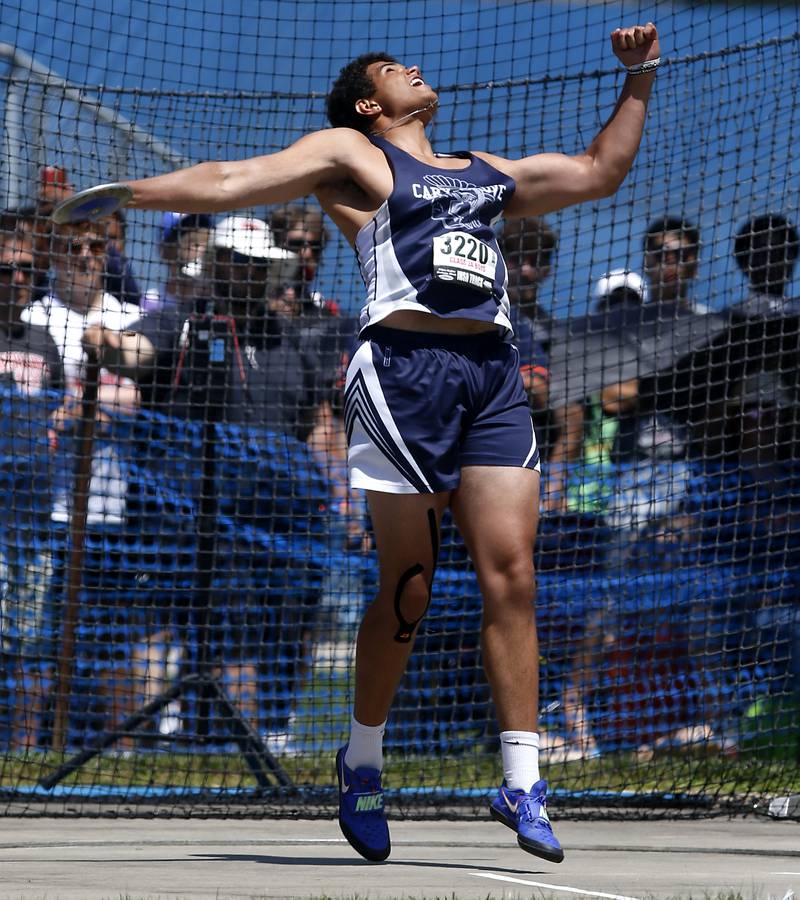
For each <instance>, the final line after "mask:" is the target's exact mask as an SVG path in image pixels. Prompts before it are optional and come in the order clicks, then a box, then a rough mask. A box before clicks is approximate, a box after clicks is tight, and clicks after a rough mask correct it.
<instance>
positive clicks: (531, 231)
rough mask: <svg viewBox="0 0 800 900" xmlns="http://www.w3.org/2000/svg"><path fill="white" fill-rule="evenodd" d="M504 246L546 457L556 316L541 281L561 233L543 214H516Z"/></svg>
mask: <svg viewBox="0 0 800 900" xmlns="http://www.w3.org/2000/svg"><path fill="white" fill-rule="evenodd" d="M498 240H499V244H500V249H501V250H502V252H503V258H504V260H505V263H506V269H507V271H508V284H507V288H506V290H507V291H508V298H509V302H510V312H509V318H510V320H511V324H512V326H513V328H514V343H515V344H516V346H517V349H518V350H519V356H520V374H521V375H522V380H523V383H524V385H525V390H526V392H527V394H528V399H529V401H530V405H531V414H532V417H533V425H534V429H535V431H536V440H537V443H538V445H539V451H540V453H541V454H542V458H543V459H547V457H548V455H549V452H550V448H551V447H552V446H553V443H554V441H555V439H556V433H555V429H554V425H553V418H552V414H551V413H550V411H549V410H548V408H547V406H548V400H547V393H548V377H549V373H548V354H549V349H550V342H551V340H552V336H553V318H552V316H551V314H550V312H549V311H548V310H546V309H545V308H544V307H543V306H542V304H541V303H540V302H539V286H540V285H541V284H542V282H543V281H545V280H546V279H547V278H548V277H549V276H550V273H551V271H552V260H553V254H554V253H555V250H556V247H557V244H558V238H557V236H556V233H555V232H554V231H553V229H552V228H551V227H550V225H549V224H548V223H547V222H546V221H545V219H543V218H541V217H535V218H529V219H515V220H513V221H508V222H506V223H505V224H504V226H503V232H502V234H501V235H500V237H499V239H498Z"/></svg>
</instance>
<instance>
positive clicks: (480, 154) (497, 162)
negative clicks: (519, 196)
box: [470, 150, 514, 177]
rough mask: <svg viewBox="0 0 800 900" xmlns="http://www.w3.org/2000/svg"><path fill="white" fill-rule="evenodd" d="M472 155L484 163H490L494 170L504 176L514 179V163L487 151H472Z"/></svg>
mask: <svg viewBox="0 0 800 900" xmlns="http://www.w3.org/2000/svg"><path fill="white" fill-rule="evenodd" d="M470 153H471V154H472V155H473V156H475V157H477V158H478V159H480V160H483V162H485V163H488V164H489V165H490V166H491V167H492V168H493V169H497V171H498V172H502V173H503V174H504V175H509V176H511V177H513V174H514V161H513V160H511V159H506V158H505V157H504V156H496V155H495V154H494V153H487V152H486V151H485V150H470Z"/></svg>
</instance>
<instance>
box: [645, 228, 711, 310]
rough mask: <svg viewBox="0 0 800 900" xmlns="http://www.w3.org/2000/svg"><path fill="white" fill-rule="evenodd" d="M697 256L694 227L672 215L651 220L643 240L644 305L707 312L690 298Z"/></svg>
mask: <svg viewBox="0 0 800 900" xmlns="http://www.w3.org/2000/svg"><path fill="white" fill-rule="evenodd" d="M699 255H700V232H699V231H698V230H697V228H696V227H695V226H694V225H692V224H691V223H689V222H687V221H686V220H685V219H680V218H678V217H676V216H663V217H662V218H660V219H655V220H654V221H652V222H651V223H650V226H649V228H648V229H647V234H646V235H645V239H644V272H645V275H646V276H647V280H648V298H647V302H649V303H656V304H661V303H666V302H669V303H671V304H675V305H676V306H677V307H678V308H679V309H681V310H685V311H687V312H693V313H698V314H702V313H707V312H709V308H708V306H706V305H705V304H703V303H698V302H697V301H696V300H694V299H693V298H692V296H691V294H692V289H693V287H694V283H695V279H696V278H697V263H698V257H699Z"/></svg>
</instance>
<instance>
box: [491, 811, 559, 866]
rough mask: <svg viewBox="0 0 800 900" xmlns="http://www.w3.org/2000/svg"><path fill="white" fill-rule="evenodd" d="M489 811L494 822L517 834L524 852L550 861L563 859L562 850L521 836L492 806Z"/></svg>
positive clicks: (555, 861) (511, 823)
mask: <svg viewBox="0 0 800 900" xmlns="http://www.w3.org/2000/svg"><path fill="white" fill-rule="evenodd" d="M489 813H490V814H491V816H492V818H493V819H494V820H495V821H496V822H500V823H501V824H502V825H505V826H506V828H510V829H511V830H512V831H513V832H514V833H515V834H516V835H517V843H518V844H519V846H520V848H521V849H522V850H524V851H525V852H526V853H531V854H532V855H533V856H538V857H540V858H541V859H546V860H547V861H548V862H552V863H560V862H563V861H564V851H563V850H553V848H552V847H548V846H547V844H542V843H541V842H540V841H532V840H530V839H529V838H525V837H522V835H521V834H520V833H519V832H518V831H517V826H516V825H515V824H514V823H513V822H512V821H510V820H509V819H507V818H506V817H505V816H504V815H503V814H502V813H500V812H498V811H497V810H496V809H495V808H494V807H493V806H490V807H489Z"/></svg>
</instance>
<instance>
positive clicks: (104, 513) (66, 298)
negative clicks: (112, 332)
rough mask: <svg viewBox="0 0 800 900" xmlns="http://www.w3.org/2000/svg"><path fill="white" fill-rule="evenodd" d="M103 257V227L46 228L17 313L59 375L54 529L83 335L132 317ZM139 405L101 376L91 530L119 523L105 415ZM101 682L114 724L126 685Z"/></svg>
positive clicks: (67, 509)
mask: <svg viewBox="0 0 800 900" xmlns="http://www.w3.org/2000/svg"><path fill="white" fill-rule="evenodd" d="M105 254H106V230H105V225H104V224H103V223H92V224H85V225H75V226H53V229H52V234H51V237H50V250H49V257H50V265H51V268H52V283H51V288H50V291H49V293H48V294H46V295H45V296H44V297H43V298H40V299H39V300H36V301H34V302H32V303H30V304H29V305H28V306H27V307H26V308H25V309H24V310H23V312H22V314H21V318H22V320H23V321H25V322H28V323H30V324H31V325H36V326H38V327H40V328H43V329H45V330H46V331H47V332H48V333H49V335H50V336H51V338H52V340H53V342H54V344H55V346H56V348H57V350H58V353H59V355H60V361H61V364H62V366H63V370H64V380H65V385H66V399H65V400H64V402H63V403H62V404H61V406H59V407H58V408H57V409H56V410H55V411H54V412H53V413H52V415H51V417H50V425H51V432H50V433H51V445H53V447H55V446H56V445H58V451H59V452H58V457H57V459H58V462H59V464H60V466H61V468H59V469H57V470H56V472H55V474H54V480H55V485H54V491H53V503H52V510H51V513H50V517H51V519H52V521H53V522H54V523H56V529H58V527H59V526H60V525H63V524H64V523H66V522H68V521H69V518H70V516H71V512H72V501H73V497H72V488H73V477H74V473H73V469H74V465H75V463H76V459H75V456H74V449H73V443H72V440H73V434H74V430H75V425H76V423H77V418H78V416H79V415H80V412H81V404H80V401H81V397H82V394H83V382H84V376H85V354H84V350H83V345H82V336H83V331H84V329H85V328H86V327H87V326H88V325H91V324H94V323H102V324H103V325H104V326H106V327H111V328H116V329H121V328H124V327H125V326H126V325H127V324H128V323H129V322H131V321H133V320H135V319H136V317H137V316H138V309H137V308H136V307H135V306H134V307H130V306H128V305H126V304H122V303H120V302H119V301H118V300H117V299H116V297H114V296H112V295H111V294H108V293H106V292H105V291H104V290H103V275H104V271H105ZM138 403H139V395H138V391H137V389H136V387H135V385H134V384H133V383H132V382H131V381H130V380H129V379H121V378H120V377H119V376H117V375H116V374H113V375H112V374H111V373H109V372H108V371H107V370H101V372H100V384H99V387H98V422H97V425H96V427H95V440H94V447H93V452H92V460H91V480H90V485H89V497H88V509H87V526H88V527H90V528H93V529H98V528H101V527H108V526H118V525H119V524H120V523H121V522H122V521H123V517H124V512H125V497H126V493H127V481H126V477H125V473H124V470H123V467H122V464H121V461H120V458H119V455H118V453H117V451H116V449H115V448H114V446H113V445H112V444H111V443H109V442H106V441H104V440H103V437H104V430H103V422H105V421H107V418H108V414H113V413H115V412H125V413H130V412H132V411H133V410H135V409H136V408H137V407H138ZM109 652H110V651H109ZM100 683H101V684H102V685H103V688H104V690H107V694H106V696H107V699H108V703H109V715H110V717H111V719H112V720H113V719H115V718H117V716H118V714H119V711H120V709H122V708H123V706H124V702H125V701H124V696H123V694H124V690H123V689H122V688H120V687H119V686H120V685H122V684H124V683H125V679H117V680H114V679H111V678H102V679H101V680H100Z"/></svg>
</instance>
